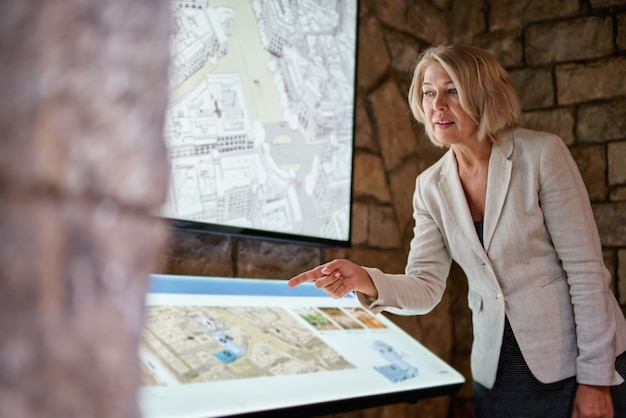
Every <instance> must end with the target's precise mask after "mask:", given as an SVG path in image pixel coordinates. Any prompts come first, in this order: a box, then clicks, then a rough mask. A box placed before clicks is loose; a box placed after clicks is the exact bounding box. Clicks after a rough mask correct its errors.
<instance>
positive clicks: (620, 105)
mask: <svg viewBox="0 0 626 418" xmlns="http://www.w3.org/2000/svg"><path fill="white" fill-rule="evenodd" d="M576 137H577V138H578V140H579V141H580V142H607V141H611V140H616V139H623V138H626V100H624V99H620V100H612V101H608V102H599V103H592V104H584V105H581V106H580V108H579V110H578V123H577V125H576Z"/></svg>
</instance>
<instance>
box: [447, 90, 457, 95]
mask: <svg viewBox="0 0 626 418" xmlns="http://www.w3.org/2000/svg"><path fill="white" fill-rule="evenodd" d="M448 93H450V94H459V92H458V91H456V89H450V90H448Z"/></svg>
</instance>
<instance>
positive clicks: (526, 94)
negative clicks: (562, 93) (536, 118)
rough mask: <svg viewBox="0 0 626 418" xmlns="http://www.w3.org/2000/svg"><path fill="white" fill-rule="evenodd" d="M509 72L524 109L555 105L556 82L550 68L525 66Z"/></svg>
mask: <svg viewBox="0 0 626 418" xmlns="http://www.w3.org/2000/svg"><path fill="white" fill-rule="evenodd" d="M509 74H510V75H511V80H512V83H513V87H514V88H515V91H517V94H518V95H519V98H520V103H521V105H522V110H532V109H542V108H546V107H551V106H554V84H553V82H552V72H551V71H550V70H549V69H547V68H525V69H522V70H514V71H510V72H509Z"/></svg>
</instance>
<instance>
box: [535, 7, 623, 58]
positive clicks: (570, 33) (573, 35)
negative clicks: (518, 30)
mask: <svg viewBox="0 0 626 418" xmlns="http://www.w3.org/2000/svg"><path fill="white" fill-rule="evenodd" d="M526 42H527V44H526V45H528V46H527V48H526V60H527V61H528V63H529V64H530V65H541V64H548V63H555V62H564V61H576V60H582V59H596V58H601V57H607V56H610V55H611V54H612V53H613V21H612V19H611V18H610V17H595V16H593V17H584V18H580V19H574V20H565V21H561V22H556V23H555V22H545V23H538V24H535V25H532V26H530V27H529V28H528V29H527V30H526Z"/></svg>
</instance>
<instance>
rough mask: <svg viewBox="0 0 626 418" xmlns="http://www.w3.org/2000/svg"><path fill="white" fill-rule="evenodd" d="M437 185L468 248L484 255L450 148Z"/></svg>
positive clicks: (481, 255)
mask: <svg viewBox="0 0 626 418" xmlns="http://www.w3.org/2000/svg"><path fill="white" fill-rule="evenodd" d="M438 187H439V192H440V193H441V196H442V199H443V202H444V204H445V206H446V210H447V211H448V214H449V215H450V219H451V221H452V222H453V223H454V224H455V225H456V227H457V229H458V230H459V232H460V234H459V235H461V237H462V238H463V240H464V241H465V242H466V245H467V246H468V247H469V248H471V249H472V250H473V251H474V252H475V253H476V254H478V255H479V256H480V257H481V258H482V257H484V256H485V251H484V250H483V247H482V246H481V245H480V241H479V240H478V235H477V234H476V228H475V227H474V221H473V220H472V215H471V213H470V210H469V206H468V205H467V199H466V197H465V192H464V191H463V186H462V185H461V180H460V179H459V173H458V167H457V163H456V158H455V156H454V152H453V151H452V150H449V151H448V153H447V154H446V161H445V162H444V164H443V167H442V169H441V178H440V180H439V183H438ZM451 237H453V235H451Z"/></svg>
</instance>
